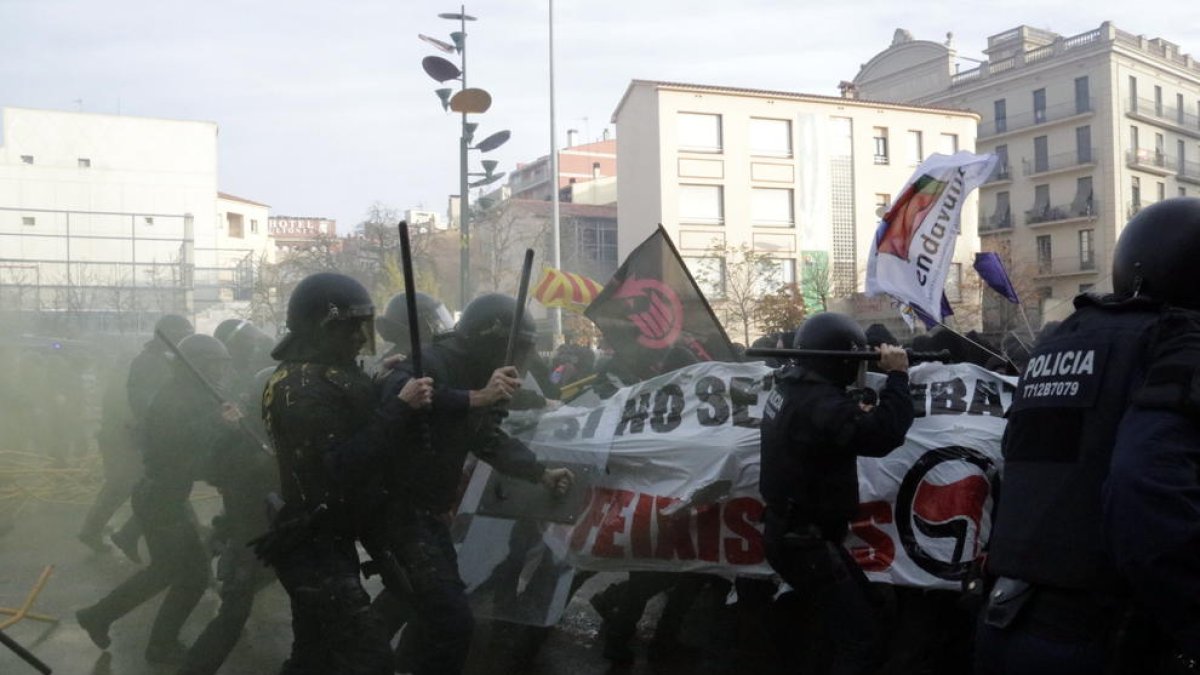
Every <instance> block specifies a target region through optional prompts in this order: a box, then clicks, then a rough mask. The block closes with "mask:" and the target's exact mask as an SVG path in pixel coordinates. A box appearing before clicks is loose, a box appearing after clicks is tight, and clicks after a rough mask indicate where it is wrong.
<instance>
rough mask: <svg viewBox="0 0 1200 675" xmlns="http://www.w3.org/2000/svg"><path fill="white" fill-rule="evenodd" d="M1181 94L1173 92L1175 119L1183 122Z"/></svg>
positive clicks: (1180, 122)
mask: <svg viewBox="0 0 1200 675" xmlns="http://www.w3.org/2000/svg"><path fill="white" fill-rule="evenodd" d="M1183 116H1184V111H1183V94H1175V121H1176V122H1178V123H1179V124H1183V123H1184V117H1183Z"/></svg>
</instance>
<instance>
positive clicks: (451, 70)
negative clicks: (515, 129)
mask: <svg viewBox="0 0 1200 675" xmlns="http://www.w3.org/2000/svg"><path fill="white" fill-rule="evenodd" d="M438 17H439V18H442V19H449V20H452V21H457V22H459V30H458V31H455V32H453V33H451V34H450V40H451V43H447V42H443V41H442V40H438V39H436V38H432V37H429V36H427V35H419V36H418V37H420V38H421V39H422V40H424V41H425V42H428V43H429V44H431V45H433V46H434V47H436V48H437V49H439V50H441V51H442V52H445V53H447V54H454V53H457V54H458V56H459V65H457V66H456V65H454V63H452V62H450V61H448V60H446V59H444V58H442V57H440V56H427V57H425V58H424V59H423V60H422V61H421V67H422V68H424V69H425V72H426V73H427V74H428V75H429V76H430V77H432V78H433V79H435V80H437V81H438V82H447V81H449V80H458V81H459V85H460V86H459V90H458V93H454V91H453V90H452V89H448V88H442V89H438V90H437V91H436V92H435V93H436V94H437V95H438V98H439V99H440V100H441V102H442V109H443V110H452V111H454V112H457V113H459V114H460V119H461V127H460V128H461V133H460V135H459V139H458V167H459V168H458V222H459V271H458V282H459V295H458V300H459V309H462V308H464V307H466V306H467V301H468V300H469V299H470V292H471V199H470V189H471V188H473V187H481V186H484V185H488V184H490V183H494V182H495V181H497V180H499V179H500V178H502V177H503V176H504V174H503V173H499V174H497V173H494V170H495V167H496V164H497V163H496V162H494V161H493V162H484V163H483V164H484V172H483V173H472V172H471V168H470V164H469V152H468V151H470V150H479V151H481V152H488V151H490V150H494V149H496V148H498V147H500V146H501V145H503V144H504V142H505V141H507V140H508V137H509V132H507V131H501V132H498V133H495V134H492V135H491V136H489V137H488V138H486V139H484V140H483V141H482V142H480V143H479V144H478V145H475V146H472V145H471V143H472V141H473V140H474V137H475V129H476V128H477V127H478V126H479V125H478V124H476V123H474V122H471V121H470V120H469V119H468V117H467V115H468V114H478V113H483V112H487V109H488V108H490V107H491V105H492V97H491V95H490V94H488V92H486V91H484V90H483V89H471V88H469V87H467V22H468V21H475V17H473V16H471V15H469V14H467V13H466V7H465V6H460V7H459V11H458V12H449V13H443V14H438ZM472 176H482V178H480V180H477V181H475V182H474V183H472V182H471V177H472Z"/></svg>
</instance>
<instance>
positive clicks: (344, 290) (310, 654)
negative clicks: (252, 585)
mask: <svg viewBox="0 0 1200 675" xmlns="http://www.w3.org/2000/svg"><path fill="white" fill-rule="evenodd" d="M287 317H288V318H287V325H288V330H289V333H288V334H287V335H286V336H285V337H284V338H283V340H282V341H281V342H280V343H279V345H278V346H277V347H276V348H275V350H274V352H273V353H272V356H274V357H275V358H277V359H279V360H280V361H282V363H280V365H279V367H278V368H277V369H276V371H275V373H274V374H273V375H272V376H271V378H270V380H269V382H268V384H267V387H266V391H265V392H264V393H263V418H264V420H265V423H266V428H267V431H268V432H269V434H270V439H271V444H272V446H273V447H274V449H275V452H276V460H277V466H278V472H279V482H280V487H281V493H282V498H283V502H284V504H283V506H282V508H281V510H280V511H279V512H278V513H277V514H276V515H275V517H274V519H273V522H272V524H271V529H270V531H269V532H268V534H267V535H266V536H265V537H263V538H261V539H259V540H257V541H256V548H255V550H256V553H258V554H259V556H260V557H261V558H262V559H263V560H264V562H266V563H267V564H268V565H270V566H272V567H274V569H275V571H276V574H277V575H278V577H279V581H280V583H282V584H283V587H284V589H285V590H286V591H287V593H288V597H289V598H290V600H291V607H292V632H293V641H292V654H291V657H290V658H289V659H288V661H287V663H285V664H284V668H283V673H284V674H285V675H295V674H305V675H307V674H314V675H316V674H320V675H328V674H338V675H351V674H353V675H359V674H371V675H374V674H379V675H382V674H384V673H391V672H392V662H391V652H390V649H389V646H388V638H387V635H386V634H385V633H384V631H383V626H382V625H381V623H380V622H379V620H378V619H377V617H376V615H375V614H374V613H373V612H372V611H371V610H370V597H369V596H368V595H367V593H366V591H365V590H363V587H362V583H361V581H360V569H359V558H358V551H357V549H356V547H355V543H356V540H357V539H359V537H360V536H361V534H362V532H363V529H364V527H365V526H366V524H368V523H370V522H372V521H373V520H374V518H375V516H376V514H377V512H378V510H379V509H380V508H381V503H380V502H379V501H378V500H379V499H380V495H381V492H380V491H379V490H378V489H377V488H378V482H377V478H378V477H379V476H380V475H381V472H380V471H379V467H380V466H381V465H384V464H385V463H386V462H387V461H388V458H387V457H385V455H386V454H387V453H393V454H394V453H395V452H397V449H396V448H388V447H387V443H388V440H389V439H392V441H394V439H395V438H397V437H399V436H400V435H401V434H402V432H403V428H404V424H405V420H406V418H407V417H408V414H409V413H410V411H411V410H413V409H414V408H417V407H422V406H425V405H427V404H428V402H429V400H430V396H431V392H432V389H431V382H430V380H429V379H428V378H421V379H417V378H412V379H410V380H409V381H407V382H406V383H405V384H404V386H403V387H402V388H399V389H397V390H396V391H394V392H392V393H391V394H390V395H389V396H387V397H385V398H384V399H383V401H382V403H380V402H379V399H378V395H377V390H376V388H375V386H374V384H373V383H372V381H371V378H370V377H368V376H367V375H366V374H365V373H363V372H362V371H361V369H360V368H359V367H358V366H357V364H356V363H355V357H356V356H357V355H358V354H359V353H360V352H362V351H364V350H365V351H368V352H370V351H373V349H371V348H368V347H367V345H371V346H372V347H373V342H374V335H375V330H374V324H373V321H372V320H373V318H374V307H373V306H372V304H371V298H370V295H369V294H368V293H367V291H366V289H365V288H363V287H362V285H361V284H359V283H358V282H357V281H355V280H354V279H351V278H350V277H347V276H344V275H341V274H333V273H320V274H313V275H310V276H308V277H306V278H305V279H304V280H302V281H301V282H300V284H298V285H297V286H296V289H295V290H294V291H293V292H292V296H291V298H290V299H289V301H288V314H287Z"/></svg>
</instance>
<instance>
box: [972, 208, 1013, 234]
mask: <svg viewBox="0 0 1200 675" xmlns="http://www.w3.org/2000/svg"><path fill="white" fill-rule="evenodd" d="M1012 225H1013V219H1012V211H1010V210H1008V209H1005V211H1004V213H993V214H992V215H990V216H984V215H980V216H979V234H981V235H983V234H993V233H995V232H1000V231H1007V230H1011V229H1012Z"/></svg>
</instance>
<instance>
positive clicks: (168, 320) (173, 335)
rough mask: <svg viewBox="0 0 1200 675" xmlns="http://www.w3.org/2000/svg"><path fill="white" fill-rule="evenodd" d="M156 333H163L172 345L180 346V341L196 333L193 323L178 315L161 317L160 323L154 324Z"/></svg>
mask: <svg viewBox="0 0 1200 675" xmlns="http://www.w3.org/2000/svg"><path fill="white" fill-rule="evenodd" d="M154 332H155V333H162V334H163V335H164V336H166V338H167V339H168V340H170V341H171V344H175V345H177V344H179V341H180V340H182V339H184V338H185V337H187V336H189V335H191V334H192V333H195V332H196V329H194V328H192V322H191V321H188V320H187V319H185V318H183V317H182V316H179V315H178V314H166V315H163V316H162V317H159V319H158V321H156V322H154Z"/></svg>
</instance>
